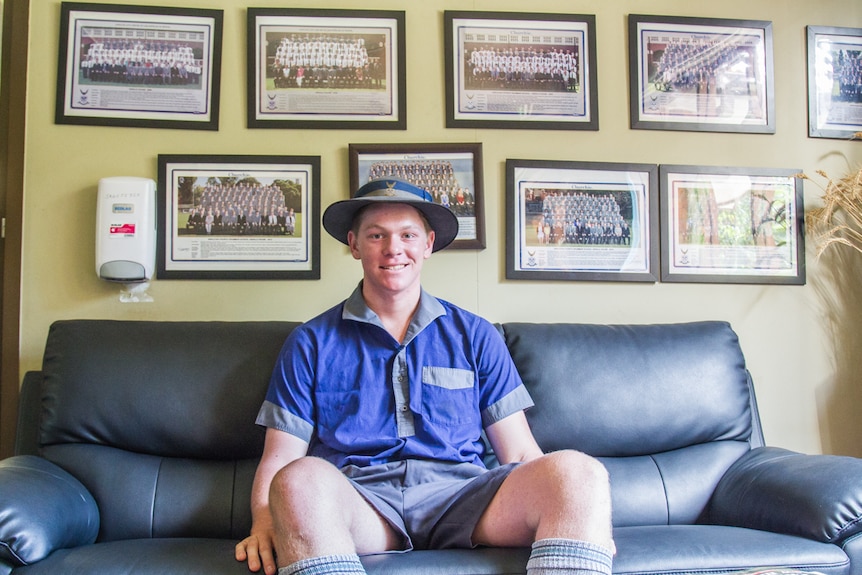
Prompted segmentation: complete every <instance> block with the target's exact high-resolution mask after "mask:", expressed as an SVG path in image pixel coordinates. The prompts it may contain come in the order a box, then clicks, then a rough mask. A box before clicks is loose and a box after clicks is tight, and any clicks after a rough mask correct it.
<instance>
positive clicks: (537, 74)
mask: <svg viewBox="0 0 862 575" xmlns="http://www.w3.org/2000/svg"><path fill="white" fill-rule="evenodd" d="M465 49H466V52H467V55H466V56H465V63H464V64H465V65H464V71H465V74H464V87H465V88H466V89H468V90H524V91H529V92H578V91H579V90H580V82H579V75H578V59H579V53H578V48H577V46H571V47H567V46H533V45H511V44H506V45H504V46H497V45H482V44H474V43H466V44H465Z"/></svg>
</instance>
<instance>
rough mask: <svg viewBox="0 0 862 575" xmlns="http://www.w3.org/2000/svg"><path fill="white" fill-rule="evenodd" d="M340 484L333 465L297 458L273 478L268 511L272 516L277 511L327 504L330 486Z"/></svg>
mask: <svg viewBox="0 0 862 575" xmlns="http://www.w3.org/2000/svg"><path fill="white" fill-rule="evenodd" d="M340 481H343V478H342V476H341V472H340V471H339V470H338V469H337V468H336V467H335V466H334V465H332V464H330V463H329V462H327V461H325V460H323V459H320V458H318V457H301V458H299V459H296V460H294V461H292V462H291V463H289V464H287V465H286V466H284V467H283V468H282V469H281V470H279V471H278V473H276V474H275V477H273V479H272V484H271V485H270V489H269V497H270V507H271V508H272V510H273V512H274V513H276V512H277V511H278V510H279V509H285V508H290V509H297V508H301V507H304V506H306V505H308V504H318V503H325V502H327V501H329V500H330V497H327V496H326V495H327V494H332V493H335V492H336V490H335V489H334V486H335V484H336V483H337V482H340ZM321 495H323V496H322V497H321ZM306 510H307V509H306Z"/></svg>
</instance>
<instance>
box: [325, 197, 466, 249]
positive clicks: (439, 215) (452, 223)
mask: <svg viewBox="0 0 862 575" xmlns="http://www.w3.org/2000/svg"><path fill="white" fill-rule="evenodd" d="M381 203H389V204H392V203H399V204H407V205H409V206H413V207H414V208H416V209H417V210H419V211H420V212H421V213H422V215H423V216H424V217H425V219H426V220H427V221H428V225H429V226H431V229H432V230H434V247H433V248H432V251H435V252H436V251H440V250H442V249H443V248H445V247H446V246H448V245H449V244H451V243H452V241H453V240H454V239H455V237H456V236H457V235H458V218H457V217H456V216H455V214H453V213H452V212H451V211H450V210H449V208H446V207H444V206H441V205H440V204H434V203H431V202H426V201H424V200H420V199H417V200H415V201H414V200H410V199H405V198H403V197H390V196H374V197H368V196H366V197H363V198H351V199H349V200H341V201H339V202H335V203H334V204H330V206H329V207H328V208H326V211H325V212H323V227H324V229H326V231H327V232H328V233H329V235H331V236H332V237H334V238H335V239H336V240H338V241H340V242H341V243H343V244H345V245H347V232H349V231H350V230H351V228H352V227H353V218H354V217H355V216H356V213H357V212H358V211H359V210H361V209H362V208H364V207H366V206H370V205H373V204H381Z"/></svg>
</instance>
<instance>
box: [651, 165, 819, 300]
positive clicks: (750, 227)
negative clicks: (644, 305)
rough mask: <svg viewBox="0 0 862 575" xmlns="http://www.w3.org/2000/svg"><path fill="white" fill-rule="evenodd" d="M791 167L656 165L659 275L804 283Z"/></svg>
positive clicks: (799, 212)
mask: <svg viewBox="0 0 862 575" xmlns="http://www.w3.org/2000/svg"><path fill="white" fill-rule="evenodd" d="M799 173H800V170H797V169H785V168H740V167H724V166H681V165H665V164H663V165H661V166H660V167H659V180H660V183H659V185H660V188H661V200H660V206H661V207H660V210H661V217H660V220H661V245H662V255H661V266H662V272H661V280H662V281H663V282H681V283H732V284H786V285H804V284H805V237H804V230H805V225H804V215H803V214H804V206H803V197H802V190H803V187H802V180H801V179H800V178H798V177H797V175H798V174H799Z"/></svg>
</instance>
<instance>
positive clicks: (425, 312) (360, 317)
mask: <svg viewBox="0 0 862 575" xmlns="http://www.w3.org/2000/svg"><path fill="white" fill-rule="evenodd" d="M444 315H446V309H445V308H444V307H443V304H441V303H440V300H438V299H437V298H436V297H434V296H432V295H431V294H429V293H428V292H426V291H425V290H424V289H422V290H421V292H420V294H419V307H418V308H417V309H416V313H414V314H413V318H412V319H411V320H410V325H409V326H408V327H407V334H406V335H405V336H404V342H403V345H407V344H408V343H410V341H411V340H412V339H413V338H414V337H416V336H417V335H419V333H420V332H421V331H422V330H423V329H425V328H426V327H428V325H429V324H431V322H433V321H434V320H435V319H437V318H438V317H440V316H444ZM341 318H342V319H347V320H353V321H360V322H363V323H370V324H372V325H376V326H378V327H381V328H383V322H381V321H380V318H379V317H378V316H377V314H376V313H375V312H374V311H373V310H372V309H371V308H369V307H368V305H367V304H366V303H365V298H364V297H362V282H361V281H360V282H359V285H358V286H356V289H354V290H353V293H352V294H350V297H349V298H347V300H346V301H345V302H344V307H343V309H342V311H341Z"/></svg>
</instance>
